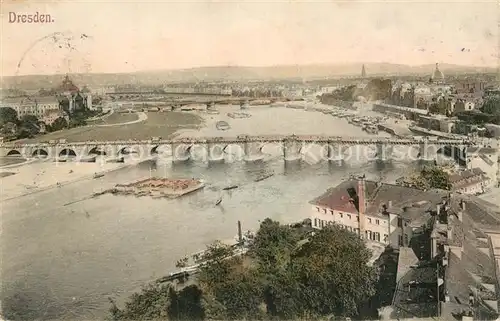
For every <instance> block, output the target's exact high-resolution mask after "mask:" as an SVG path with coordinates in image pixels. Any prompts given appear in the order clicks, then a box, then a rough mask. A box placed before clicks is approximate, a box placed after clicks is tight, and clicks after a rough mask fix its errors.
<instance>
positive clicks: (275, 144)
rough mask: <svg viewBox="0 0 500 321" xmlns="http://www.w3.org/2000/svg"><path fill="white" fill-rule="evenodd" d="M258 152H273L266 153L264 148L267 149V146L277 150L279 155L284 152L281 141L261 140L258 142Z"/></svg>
mask: <svg viewBox="0 0 500 321" xmlns="http://www.w3.org/2000/svg"><path fill="white" fill-rule="evenodd" d="M259 145H260V146H259V152H260V153H263V154H273V153H266V152H265V151H264V148H266V149H269V148H273V147H274V148H275V150H276V151H277V152H279V153H280V155H283V153H284V152H285V147H284V146H283V143H282V142H262V143H260V144H259Z"/></svg>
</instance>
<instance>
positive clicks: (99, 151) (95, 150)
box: [89, 146, 107, 156]
mask: <svg viewBox="0 0 500 321" xmlns="http://www.w3.org/2000/svg"><path fill="white" fill-rule="evenodd" d="M89 155H104V156H106V155H107V154H106V152H105V151H104V150H102V149H101V148H99V147H97V146H96V147H94V148H92V149H91V150H90V151H89Z"/></svg>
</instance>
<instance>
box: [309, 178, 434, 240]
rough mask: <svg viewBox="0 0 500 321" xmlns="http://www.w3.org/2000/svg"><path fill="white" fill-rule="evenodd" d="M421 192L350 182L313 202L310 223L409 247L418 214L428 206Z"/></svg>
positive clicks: (380, 184)
mask: <svg viewBox="0 0 500 321" xmlns="http://www.w3.org/2000/svg"><path fill="white" fill-rule="evenodd" d="M422 193H424V192H423V191H420V190H417V189H413V188H409V187H403V186H398V185H390V184H382V183H377V182H373V181H365V180H364V179H357V180H349V181H346V182H343V183H341V184H340V185H338V186H337V187H335V188H332V189H330V190H328V191H327V192H326V193H324V194H323V195H321V196H319V197H318V198H316V199H314V200H312V201H311V202H310V204H311V205H312V210H311V216H310V217H311V223H312V226H313V227H314V228H317V229H321V228H323V227H325V226H328V225H332V224H335V225H338V226H340V227H341V228H344V229H346V230H348V231H351V232H354V233H356V234H358V235H359V236H360V237H361V238H363V239H366V240H370V241H373V242H377V243H380V244H383V245H390V246H391V247H393V248H399V247H400V246H408V242H409V240H410V239H411V237H412V235H413V233H416V232H418V231H419V230H420V229H421V228H422V226H421V225H422V224H421V219H422V218H423V217H425V215H423V216H422V217H419V213H420V212H421V211H423V207H425V205H426V204H427V201H426V200H425V197H424V196H423V197H422V199H419V198H418V197H414V198H406V197H405V195H412V194H413V195H414V196H418V195H419V194H422Z"/></svg>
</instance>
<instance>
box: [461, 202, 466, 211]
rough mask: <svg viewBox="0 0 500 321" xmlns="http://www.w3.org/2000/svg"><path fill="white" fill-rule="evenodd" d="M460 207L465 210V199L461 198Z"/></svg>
mask: <svg viewBox="0 0 500 321" xmlns="http://www.w3.org/2000/svg"><path fill="white" fill-rule="evenodd" d="M460 208H461V209H462V211H465V201H464V200H460Z"/></svg>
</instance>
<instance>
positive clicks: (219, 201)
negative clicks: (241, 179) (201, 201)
mask: <svg viewBox="0 0 500 321" xmlns="http://www.w3.org/2000/svg"><path fill="white" fill-rule="evenodd" d="M220 203H222V198H219V199H218V200H217V202H215V206H217V205H219V204H220Z"/></svg>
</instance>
